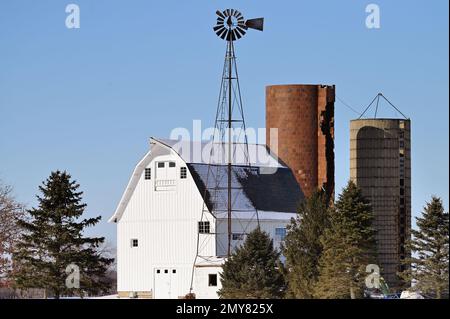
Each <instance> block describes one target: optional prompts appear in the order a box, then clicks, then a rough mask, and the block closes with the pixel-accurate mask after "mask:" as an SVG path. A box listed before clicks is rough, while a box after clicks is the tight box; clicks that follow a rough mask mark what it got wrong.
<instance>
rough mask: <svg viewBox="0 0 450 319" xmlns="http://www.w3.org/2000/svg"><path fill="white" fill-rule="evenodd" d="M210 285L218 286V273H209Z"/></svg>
mask: <svg viewBox="0 0 450 319" xmlns="http://www.w3.org/2000/svg"><path fill="white" fill-rule="evenodd" d="M208 286H210V287H216V286H217V274H209V275H208Z"/></svg>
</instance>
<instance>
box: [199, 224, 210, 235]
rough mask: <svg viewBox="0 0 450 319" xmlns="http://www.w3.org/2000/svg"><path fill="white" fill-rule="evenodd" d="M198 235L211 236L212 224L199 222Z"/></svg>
mask: <svg viewBox="0 0 450 319" xmlns="http://www.w3.org/2000/svg"><path fill="white" fill-rule="evenodd" d="M198 233H199V234H210V233H211V224H210V222H209V221H200V222H198Z"/></svg>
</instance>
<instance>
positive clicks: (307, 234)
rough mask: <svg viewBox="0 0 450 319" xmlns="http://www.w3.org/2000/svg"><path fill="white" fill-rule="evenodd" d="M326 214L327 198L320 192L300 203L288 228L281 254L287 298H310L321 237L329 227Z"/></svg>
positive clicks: (316, 273) (320, 246)
mask: <svg viewBox="0 0 450 319" xmlns="http://www.w3.org/2000/svg"><path fill="white" fill-rule="evenodd" d="M328 215H329V199H328V198H327V196H325V194H324V193H323V192H316V193H314V194H313V195H312V196H311V197H310V198H308V199H306V200H305V201H304V202H302V204H300V207H299V209H298V214H297V218H295V219H292V220H291V223H290V224H289V225H288V226H287V230H288V233H287V235H286V238H285V241H284V245H283V255H284V256H285V257H286V268H287V271H286V279H287V280H286V281H287V283H288V296H289V297H292V298H297V299H303V298H313V293H314V291H313V287H314V285H315V283H316V281H317V277H318V276H319V272H318V263H319V258H320V256H321V254H322V243H321V242H320V237H321V235H322V234H323V232H324V230H325V229H326V228H328V226H329V218H328Z"/></svg>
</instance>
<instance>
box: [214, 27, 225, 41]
mask: <svg viewBox="0 0 450 319" xmlns="http://www.w3.org/2000/svg"><path fill="white" fill-rule="evenodd" d="M226 30H227V29H225V28H222V29H220V30H219V31H217V32H216V34H217V35H218V36H219V37H221V38H222V34H223V33H226V32H225V31H226ZM222 39H223V38H222Z"/></svg>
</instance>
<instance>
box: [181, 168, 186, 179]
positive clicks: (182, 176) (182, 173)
mask: <svg viewBox="0 0 450 319" xmlns="http://www.w3.org/2000/svg"><path fill="white" fill-rule="evenodd" d="M180 178H181V179H186V178H187V167H185V166H182V167H180Z"/></svg>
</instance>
